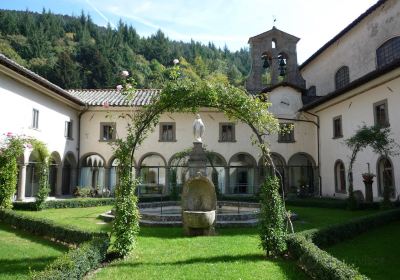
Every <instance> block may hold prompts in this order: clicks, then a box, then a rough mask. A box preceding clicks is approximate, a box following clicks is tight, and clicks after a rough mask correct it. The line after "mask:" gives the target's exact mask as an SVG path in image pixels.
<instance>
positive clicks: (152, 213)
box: [139, 201, 260, 227]
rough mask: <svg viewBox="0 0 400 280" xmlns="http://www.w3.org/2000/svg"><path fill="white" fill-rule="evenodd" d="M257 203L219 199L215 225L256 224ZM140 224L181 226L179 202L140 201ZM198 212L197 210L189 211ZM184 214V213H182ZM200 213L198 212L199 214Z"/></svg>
mask: <svg viewBox="0 0 400 280" xmlns="http://www.w3.org/2000/svg"><path fill="white" fill-rule="evenodd" d="M259 208H260V206H259V204H258V203H244V202H230V201H229V202H228V201H219V202H218V205H217V210H216V211H215V212H214V215H215V219H216V226H217V227H234V226H241V227H242V226H244V227H246V226H256V224H257V218H258V217H257V216H258V213H259V210H260V209H259ZM139 210H140V214H141V224H142V225H147V226H181V225H182V208H181V206H180V204H179V202H164V203H160V202H156V203H154V202H153V203H142V204H140V205H139ZM191 212H198V211H191ZM184 215H185V214H184ZM199 215H200V214H199Z"/></svg>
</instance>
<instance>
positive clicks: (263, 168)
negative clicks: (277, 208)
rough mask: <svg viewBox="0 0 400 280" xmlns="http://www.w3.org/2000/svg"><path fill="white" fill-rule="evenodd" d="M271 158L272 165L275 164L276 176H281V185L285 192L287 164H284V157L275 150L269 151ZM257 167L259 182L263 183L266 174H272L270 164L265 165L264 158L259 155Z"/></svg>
mask: <svg viewBox="0 0 400 280" xmlns="http://www.w3.org/2000/svg"><path fill="white" fill-rule="evenodd" d="M270 156H271V159H272V160H273V161H274V165H275V169H276V171H277V174H276V175H277V176H278V178H282V186H283V188H284V190H285V192H287V188H288V187H287V186H288V184H287V183H288V178H287V176H288V175H287V174H288V172H287V165H286V160H285V158H284V157H283V156H282V155H281V154H279V153H275V152H271V153H270ZM258 167H259V168H258V169H259V183H260V185H261V184H263V183H264V180H265V179H266V177H267V175H272V174H273V172H272V170H271V166H267V165H265V164H264V159H263V158H262V157H261V158H260V159H259V160H258Z"/></svg>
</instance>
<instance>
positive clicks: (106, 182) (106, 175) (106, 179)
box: [101, 167, 110, 192]
mask: <svg viewBox="0 0 400 280" xmlns="http://www.w3.org/2000/svg"><path fill="white" fill-rule="evenodd" d="M109 188H110V168H109V167H104V186H103V187H102V190H101V192H103V189H109Z"/></svg>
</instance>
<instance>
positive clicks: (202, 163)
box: [188, 142, 207, 178]
mask: <svg viewBox="0 0 400 280" xmlns="http://www.w3.org/2000/svg"><path fill="white" fill-rule="evenodd" d="M193 145H194V146H193V150H192V152H191V153H190V155H189V160H188V166H189V177H190V178H192V177H196V176H197V173H198V172H200V173H201V175H202V176H207V156H206V153H205V151H204V149H203V143H200V142H194V143H193Z"/></svg>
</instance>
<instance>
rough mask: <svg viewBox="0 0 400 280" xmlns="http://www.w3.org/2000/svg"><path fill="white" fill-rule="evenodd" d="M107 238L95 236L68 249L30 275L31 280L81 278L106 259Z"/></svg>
mask: <svg viewBox="0 0 400 280" xmlns="http://www.w3.org/2000/svg"><path fill="white" fill-rule="evenodd" d="M108 245H109V239H108V238H107V239H101V238H95V239H93V240H91V241H88V242H85V243H83V244H82V245H81V246H80V247H78V248H76V249H72V250H70V251H69V252H68V253H66V254H64V255H62V256H61V257H59V258H57V259H56V260H55V261H54V262H52V263H51V264H49V265H48V266H47V267H46V268H45V270H44V271H40V272H35V273H33V274H32V275H31V279H33V280H67V279H68V280H69V279H82V278H83V276H85V275H86V274H87V273H88V272H89V271H91V270H93V269H96V268H97V267H99V266H100V264H101V263H102V262H103V261H104V260H105V259H106V254H107V249H108Z"/></svg>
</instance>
